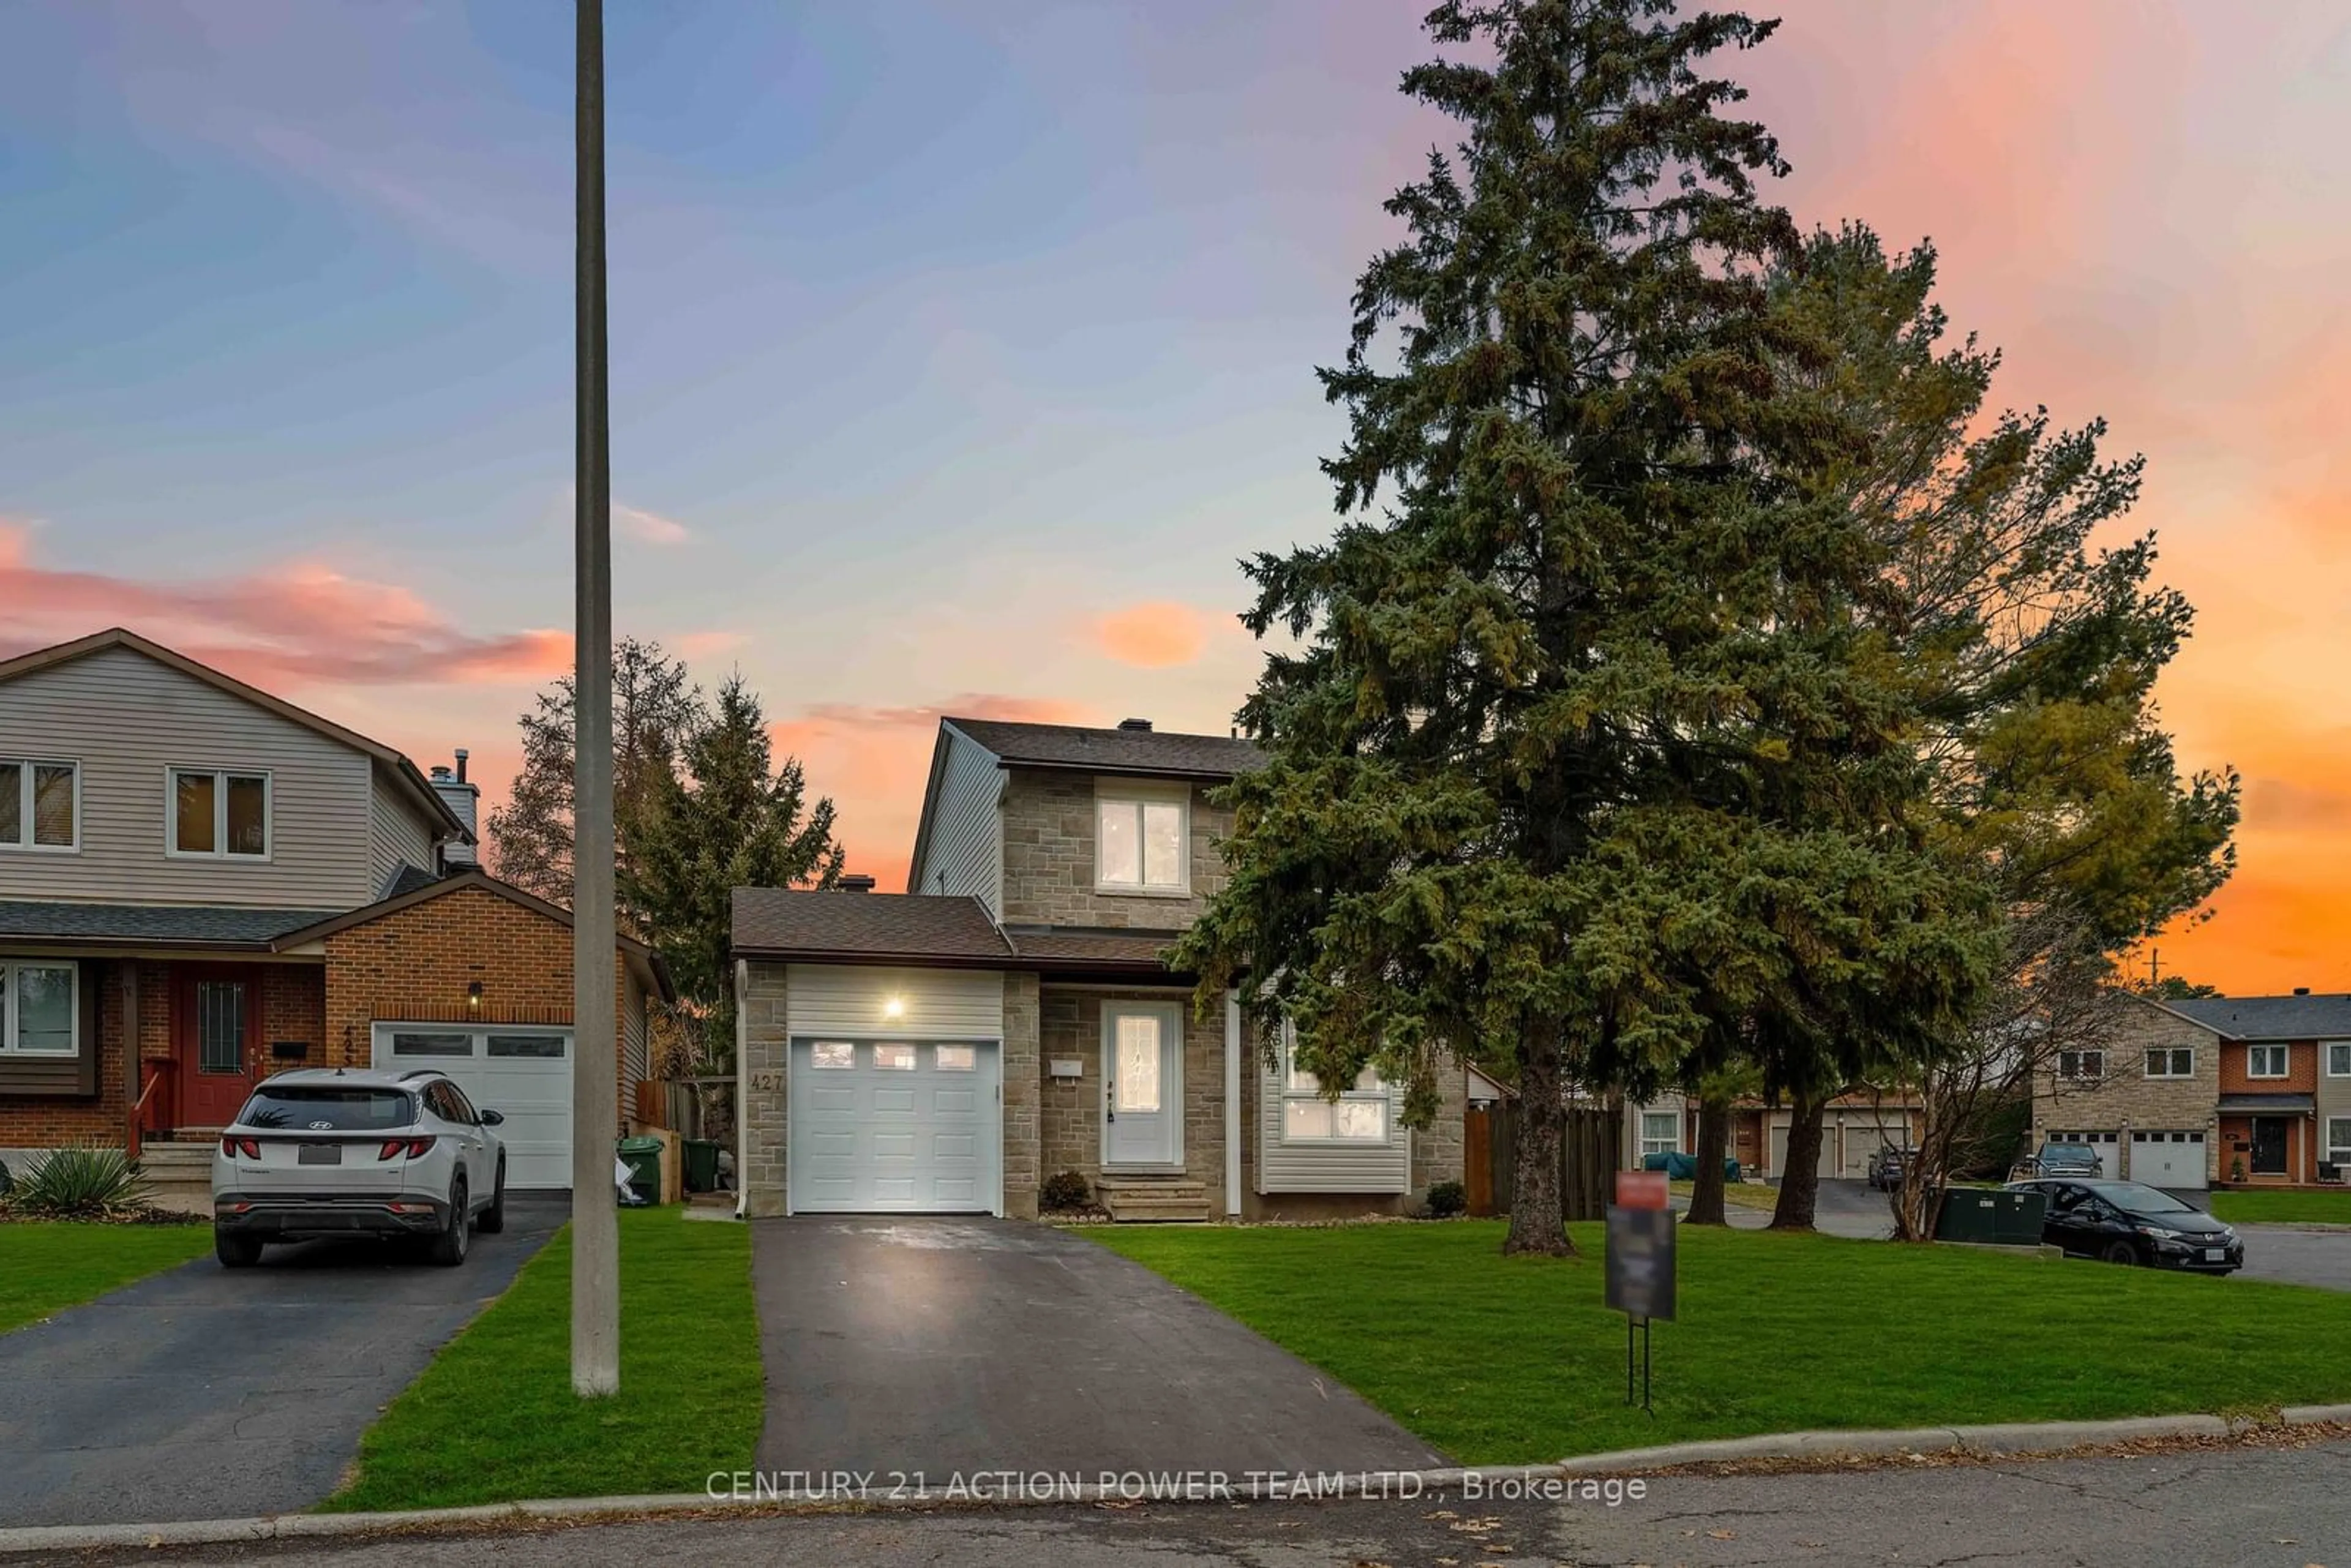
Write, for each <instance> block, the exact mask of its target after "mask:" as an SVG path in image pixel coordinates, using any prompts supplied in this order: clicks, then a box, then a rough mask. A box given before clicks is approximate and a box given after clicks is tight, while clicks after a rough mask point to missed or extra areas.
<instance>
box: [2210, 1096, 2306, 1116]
mask: <svg viewBox="0 0 2351 1568" xmlns="http://www.w3.org/2000/svg"><path fill="white" fill-rule="evenodd" d="M2317 1103H2318V1101H2317V1096H2315V1095H2314V1094H2306V1093H2305V1094H2223V1095H2221V1096H2220V1110H2221V1111H2222V1112H2224V1113H2242V1112H2246V1111H2308V1110H2311V1109H2314V1107H2315V1106H2316V1104H2317Z"/></svg>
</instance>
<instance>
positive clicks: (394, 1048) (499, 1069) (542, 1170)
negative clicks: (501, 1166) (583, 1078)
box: [375, 1023, 571, 1191]
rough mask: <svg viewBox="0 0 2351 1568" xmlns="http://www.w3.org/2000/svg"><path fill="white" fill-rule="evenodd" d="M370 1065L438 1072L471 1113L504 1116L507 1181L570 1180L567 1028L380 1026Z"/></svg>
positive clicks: (501, 1137)
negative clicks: (470, 1106)
mask: <svg viewBox="0 0 2351 1568" xmlns="http://www.w3.org/2000/svg"><path fill="white" fill-rule="evenodd" d="M375 1065H376V1066H377V1067H379V1068H381V1069H382V1070H384V1071H390V1072H405V1071H412V1070H413V1069H415V1068H419V1067H429V1068H432V1069H433V1070H434V1071H436V1072H445V1073H447V1074H448V1075H449V1080H450V1082H453V1083H455V1084H456V1086H457V1087H458V1088H460V1089H462V1090H464V1091H465V1098H466V1099H468V1100H471V1101H472V1102H473V1103H474V1109H475V1110H476V1111H496V1113H498V1114H499V1115H501V1116H504V1117H505V1118H506V1123H505V1124H504V1125H503V1126H500V1127H499V1128H497V1129H496V1131H497V1134H498V1141H499V1142H500V1143H502V1144H504V1145H506V1151H507V1186H509V1187H513V1188H516V1189H518V1190H525V1191H528V1190H530V1189H534V1188H536V1189H540V1190H544V1189H547V1188H549V1187H556V1188H561V1187H569V1186H570V1185H571V1033H570V1031H569V1030H559V1029H533V1028H530V1027H529V1026H528V1025H525V1024H514V1025H497V1024H485V1025H481V1026H478V1027H477V1026H475V1025H472V1024H446V1023H380V1024H378V1025H376V1026H375Z"/></svg>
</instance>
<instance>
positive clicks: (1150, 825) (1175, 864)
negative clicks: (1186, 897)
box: [1094, 791, 1190, 893]
mask: <svg viewBox="0 0 2351 1568" xmlns="http://www.w3.org/2000/svg"><path fill="white" fill-rule="evenodd" d="M1188 811H1189V808H1188V805H1187V803H1186V799H1185V796H1184V795H1183V794H1182V793H1168V794H1165V795H1161V794H1148V795H1146V794H1144V793H1142V792H1140V791H1137V792H1136V793H1134V794H1132V795H1126V794H1117V795H1111V794H1104V795H1099V796H1097V797H1095V800H1094V881H1095V883H1096V885H1098V886H1101V887H1104V888H1113V889H1123V890H1130V891H1133V892H1137V893H1183V892H1185V891H1186V889H1187V888H1188V887H1189V885H1190V882H1189V878H1188V875H1187V873H1186V866H1185V861H1186V853H1185V839H1186V832H1185V825H1186V824H1185V819H1186V816H1187V815H1188Z"/></svg>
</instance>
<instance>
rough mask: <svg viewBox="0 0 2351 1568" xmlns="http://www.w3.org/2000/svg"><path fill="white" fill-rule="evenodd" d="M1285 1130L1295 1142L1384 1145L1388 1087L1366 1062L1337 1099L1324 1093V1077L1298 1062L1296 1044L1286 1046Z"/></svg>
mask: <svg viewBox="0 0 2351 1568" xmlns="http://www.w3.org/2000/svg"><path fill="white" fill-rule="evenodd" d="M1283 1057H1284V1060H1283V1061H1282V1064H1281V1065H1282V1072H1281V1135H1282V1139H1283V1141H1284V1142H1286V1143H1294V1144H1384V1143H1386V1142H1387V1141H1388V1090H1387V1085H1386V1084H1384V1083H1383V1082H1380V1075H1379V1074H1378V1073H1377V1072H1376V1071H1373V1070H1372V1069H1371V1068H1369V1067H1366V1068H1364V1070H1363V1071H1361V1072H1359V1073H1357V1074H1356V1075H1355V1082H1354V1086H1353V1088H1350V1089H1346V1090H1343V1091H1342V1092H1340V1095H1339V1098H1338V1099H1336V1100H1327V1099H1325V1098H1323V1095H1322V1080H1321V1079H1320V1078H1317V1077H1316V1076H1315V1075H1314V1074H1313V1073H1311V1072H1309V1071H1306V1070H1305V1069H1304V1068H1302V1067H1301V1066H1299V1065H1298V1058H1297V1054H1296V1047H1295V1045H1294V1044H1293V1045H1292V1046H1290V1047H1288V1048H1286V1049H1285V1051H1283Z"/></svg>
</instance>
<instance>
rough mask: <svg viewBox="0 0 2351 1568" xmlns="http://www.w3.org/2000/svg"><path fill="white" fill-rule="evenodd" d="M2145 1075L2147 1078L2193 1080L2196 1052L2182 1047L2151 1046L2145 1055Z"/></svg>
mask: <svg viewBox="0 0 2351 1568" xmlns="http://www.w3.org/2000/svg"><path fill="white" fill-rule="evenodd" d="M2147 1076H2148V1077H2149V1078H2193V1077H2195V1076H2196V1052H2195V1051H2193V1050H2192V1049H2190V1048H2189V1047H2187V1046H2182V1045H2174V1046H2168V1047H2166V1046H2151V1047H2149V1048H2148V1050H2147Z"/></svg>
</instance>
